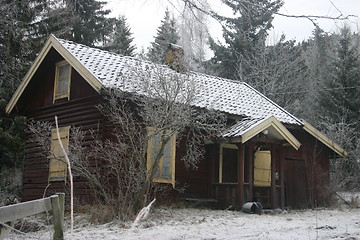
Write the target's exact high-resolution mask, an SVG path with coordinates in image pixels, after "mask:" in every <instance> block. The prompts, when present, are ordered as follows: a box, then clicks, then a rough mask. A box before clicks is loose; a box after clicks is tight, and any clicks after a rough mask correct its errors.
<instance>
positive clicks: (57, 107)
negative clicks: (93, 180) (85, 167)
mask: <svg viewBox="0 0 360 240" xmlns="http://www.w3.org/2000/svg"><path fill="white" fill-rule="evenodd" d="M62 60H63V58H62V57H61V56H60V55H59V54H58V53H57V52H56V51H55V50H54V49H51V50H50V51H49V53H48V55H47V56H46V57H45V60H44V61H43V62H42V63H41V65H40V67H39V68H38V71H37V72H36V73H35V74H34V76H33V79H32V80H31V81H30V83H29V84H28V86H27V88H26V89H25V91H24V93H23V94H22V96H21V97H20V99H19V101H18V103H17V105H16V110H17V111H18V112H19V113H20V114H23V115H25V116H27V117H28V119H29V120H30V119H33V120H36V121H41V122H51V123H52V124H54V117H55V116H58V119H59V125H60V126H72V127H79V126H81V129H82V130H85V131H86V130H89V129H95V130H98V131H102V129H101V122H102V121H103V117H102V115H101V114H100V112H99V111H98V110H97V108H96V105H98V104H99V103H100V102H101V101H102V97H101V95H100V94H98V93H97V92H96V91H95V90H94V89H93V88H92V87H91V86H90V85H89V84H88V83H87V82H86V81H85V80H84V79H83V78H82V77H81V76H80V74H79V73H78V72H76V71H75V70H74V69H73V70H72V76H71V85H70V100H67V99H61V100H59V101H56V102H55V103H53V94H54V80H55V64H56V62H58V61H62ZM87 134H89V132H88V131H87ZM49 136H50V135H49ZM39 147H40V146H38V145H37V144H36V143H35V142H33V141H32V139H31V138H30V136H29V137H28V139H27V142H26V146H25V163H24V174H23V200H24V201H27V200H31V199H36V198H41V197H42V196H43V195H44V194H45V195H47V196H48V195H50V194H52V193H54V192H57V191H64V190H65V191H66V188H64V183H62V182H51V184H50V185H49V186H47V185H48V174H49V168H48V164H49V160H48V158H47V157H46V153H45V154H41V150H40V148H39ZM46 188H47V191H46V193H45V189H46ZM67 188H68V187H67ZM74 189H75V195H76V196H77V198H78V200H79V201H83V200H84V199H85V198H86V197H88V195H89V194H90V190H89V189H88V187H87V185H86V182H85V181H84V179H81V178H80V177H75V179H74Z"/></svg>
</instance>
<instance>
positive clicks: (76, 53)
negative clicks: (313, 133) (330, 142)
mask: <svg viewBox="0 0 360 240" xmlns="http://www.w3.org/2000/svg"><path fill="white" fill-rule="evenodd" d="M52 47H53V48H55V50H57V51H58V52H59V54H60V55H61V56H62V57H63V58H64V59H65V60H66V61H68V62H69V63H70V65H71V66H72V67H73V68H74V69H75V70H76V71H77V72H79V74H80V75H81V76H82V77H83V78H84V79H85V80H86V81H87V82H88V83H89V84H90V85H91V86H92V87H93V88H94V89H95V90H96V91H98V92H99V93H100V90H101V89H102V88H111V87H116V88H119V89H121V90H123V91H125V92H137V93H141V87H140V84H141V81H139V79H138V78H137V77H136V74H135V73H134V69H136V70H138V69H140V70H142V71H147V72H149V74H150V75H152V77H156V76H155V71H154V68H157V69H161V71H164V72H169V73H171V74H178V75H181V73H176V72H175V71H173V70H171V69H170V68H169V67H167V66H165V65H158V64H154V63H151V62H148V61H144V60H139V59H136V58H133V57H128V56H122V55H119V54H115V53H111V52H107V51H104V50H100V49H97V48H92V47H88V46H85V45H82V44H77V43H74V42H71V41H67V40H63V39H58V38H56V37H54V36H53V35H51V36H50V37H49V39H48V41H47V42H46V44H45V46H44V48H43V49H42V51H41V52H40V53H39V55H38V57H37V58H36V60H35V62H34V64H33V65H32V67H31V68H30V69H29V71H28V73H27V74H26V75H25V77H24V80H23V82H22V83H21V84H20V86H19V88H18V89H17V90H16V92H15V94H14V95H13V97H12V99H11V100H10V102H9V104H8V105H7V107H6V112H7V113H10V112H11V111H12V109H13V108H14V106H15V105H16V103H17V101H18V100H19V98H20V96H21V94H22V93H23V91H24V90H25V88H26V86H27V84H28V83H29V81H30V80H31V78H32V76H33V75H34V73H35V72H36V70H37V68H38V67H39V65H40V63H41V62H42V60H43V59H44V58H45V56H46V54H47V53H48V51H49V50H50V49H51V48H52ZM185 74H187V75H188V77H189V78H190V79H192V80H193V81H194V84H195V89H196V97H195V101H194V102H193V105H194V106H196V107H201V108H206V109H214V110H218V111H222V112H225V113H228V114H231V115H236V116H241V117H252V118H261V117H268V116H274V117H276V118H277V119H278V120H279V121H280V122H282V123H286V124H294V125H299V126H302V123H301V121H300V120H299V119H297V118H296V117H294V116H293V115H292V114H290V113H289V112H287V111H286V110H285V109H283V108H281V107H280V106H278V105H277V104H275V103H274V102H273V101H271V100H270V99H268V98H267V97H265V96H264V95H263V94H261V93H260V92H258V91H257V90H255V89H254V88H252V87H251V86H249V85H248V84H246V83H244V82H240V81H234V80H229V79H224V78H220V77H215V76H210V75H206V74H201V73H196V72H187V73H185ZM120 76H127V77H126V81H125V82H124V81H123V80H121V77H120Z"/></svg>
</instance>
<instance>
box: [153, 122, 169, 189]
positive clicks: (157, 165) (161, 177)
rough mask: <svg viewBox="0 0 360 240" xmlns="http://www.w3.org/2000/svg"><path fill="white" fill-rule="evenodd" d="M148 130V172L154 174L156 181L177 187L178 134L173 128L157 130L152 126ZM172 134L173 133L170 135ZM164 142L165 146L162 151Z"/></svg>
mask: <svg viewBox="0 0 360 240" xmlns="http://www.w3.org/2000/svg"><path fill="white" fill-rule="evenodd" d="M147 132H148V136H149V140H148V146H147V171H148V174H151V175H152V178H153V181H154V182H162V183H171V184H172V185H173V186H174V187H175V151H176V134H174V133H173V132H172V131H171V130H166V131H164V130H163V131H157V130H156V129H155V128H151V127H149V128H147ZM170 134H172V135H171V136H170ZM169 138H170V139H169ZM166 139H168V140H166ZM164 141H166V142H164ZM163 142H164V146H163V150H162V151H161V148H162V145H163Z"/></svg>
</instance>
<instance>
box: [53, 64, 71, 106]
mask: <svg viewBox="0 0 360 240" xmlns="http://www.w3.org/2000/svg"><path fill="white" fill-rule="evenodd" d="M70 79H71V66H70V64H69V63H67V62H66V61H61V62H58V63H57V64H56V73H55V87H54V101H55V100H56V99H61V98H68V99H69V97H70V94H69V93H70Z"/></svg>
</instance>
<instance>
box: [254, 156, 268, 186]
mask: <svg viewBox="0 0 360 240" xmlns="http://www.w3.org/2000/svg"><path fill="white" fill-rule="evenodd" d="M254 185H255V186H262V187H268V186H270V185H271V152H270V151H269V150H267V151H257V152H256V153H255V159H254Z"/></svg>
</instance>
